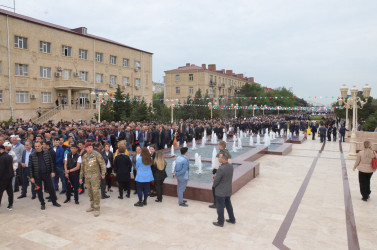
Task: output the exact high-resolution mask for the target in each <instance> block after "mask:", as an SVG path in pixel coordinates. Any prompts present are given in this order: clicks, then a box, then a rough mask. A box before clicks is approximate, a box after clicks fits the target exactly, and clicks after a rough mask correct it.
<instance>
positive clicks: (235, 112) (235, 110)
mask: <svg viewBox="0 0 377 250" xmlns="http://www.w3.org/2000/svg"><path fill="white" fill-rule="evenodd" d="M237 109H238V103H237V104H236V106H235V107H234V118H237Z"/></svg>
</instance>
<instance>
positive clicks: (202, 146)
mask: <svg viewBox="0 0 377 250" xmlns="http://www.w3.org/2000/svg"><path fill="white" fill-rule="evenodd" d="M204 132H205V131H204ZM206 142H207V137H206V136H203V138H202V145H200V147H201V148H204V147H205V146H206Z"/></svg>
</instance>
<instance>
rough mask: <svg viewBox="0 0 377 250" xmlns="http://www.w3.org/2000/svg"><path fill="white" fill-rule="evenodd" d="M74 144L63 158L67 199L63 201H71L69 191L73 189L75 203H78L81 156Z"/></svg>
mask: <svg viewBox="0 0 377 250" xmlns="http://www.w3.org/2000/svg"><path fill="white" fill-rule="evenodd" d="M77 151H78V147H77V145H76V144H72V145H71V152H69V153H68V154H67V155H66V156H65V159H64V173H65V177H66V178H67V185H66V186H67V193H66V195H67V199H66V200H65V201H64V203H68V202H70V201H71V193H72V191H73V193H74V198H75V204H77V205H78V204H79V178H80V165H81V156H80V155H79V153H78V152H77Z"/></svg>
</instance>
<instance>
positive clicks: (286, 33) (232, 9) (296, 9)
mask: <svg viewBox="0 0 377 250" xmlns="http://www.w3.org/2000/svg"><path fill="white" fill-rule="evenodd" d="M16 4H17V6H16V10H17V12H18V13H20V14H24V15H27V16H31V17H34V18H38V19H41V20H44V21H48V22H52V23H55V24H59V25H62V26H66V27H70V28H75V27H79V26H86V27H87V28H88V32H89V33H91V34H95V35H99V36H103V37H106V38H109V39H112V40H115V41H118V42H121V43H124V44H127V45H129V46H132V47H136V48H139V49H143V50H147V51H151V52H153V53H154V57H153V80H154V81H161V80H162V76H163V75H164V71H165V70H169V69H172V68H176V67H178V66H182V65H184V64H185V63H186V62H190V63H194V64H197V65H200V64H202V63H206V64H209V63H215V64H217V67H218V68H226V69H232V70H233V71H234V72H237V73H244V74H246V75H247V76H254V77H255V80H256V81H257V82H260V83H261V84H262V85H267V86H269V87H272V88H275V87H279V86H286V87H292V88H293V91H294V92H295V93H296V94H297V95H298V96H303V97H307V96H338V95H339V88H340V86H341V85H342V84H343V83H346V84H348V86H349V87H350V86H351V85H357V86H358V87H359V88H361V87H362V86H363V85H364V84H365V83H369V84H370V85H371V86H372V87H374V88H373V89H372V95H373V96H374V97H377V71H376V68H377V50H376V49H375V44H376V42H377V19H376V18H375V11H374V10H375V9H376V7H377V1H373V0H365V1H359V2H355V1H341V0H333V1H325V0H319V1H302V0H301V1H294V0H288V1H281V0H269V1H262V0H252V1H250V0H249V1H247V0H235V1H224V0H220V1H216V0H206V1H199V0H192V1H172V0H171V1H169V0H160V1H152V0H145V1H130V0H123V1H122V0H110V1H109V0H106V1H105V0H90V1H89V0H80V1H77V0H75V1H74V0H66V1H47V0H38V1H37V0H18V1H17V2H16ZM323 101H324V102H326V101H327V103H328V102H329V101H332V100H323Z"/></svg>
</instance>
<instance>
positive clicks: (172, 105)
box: [170, 103, 174, 123]
mask: <svg viewBox="0 0 377 250" xmlns="http://www.w3.org/2000/svg"><path fill="white" fill-rule="evenodd" d="M170 108H171V120H170V122H171V123H173V112H174V104H173V103H172V104H171V106H170Z"/></svg>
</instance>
